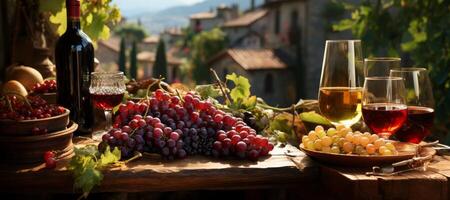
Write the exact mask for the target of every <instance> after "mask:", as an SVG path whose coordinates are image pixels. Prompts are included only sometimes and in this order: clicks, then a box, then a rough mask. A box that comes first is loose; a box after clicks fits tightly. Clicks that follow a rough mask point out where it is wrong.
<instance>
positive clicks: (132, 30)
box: [114, 23, 148, 42]
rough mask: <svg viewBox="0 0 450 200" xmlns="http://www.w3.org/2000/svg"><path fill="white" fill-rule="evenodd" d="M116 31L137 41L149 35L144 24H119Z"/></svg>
mask: <svg viewBox="0 0 450 200" xmlns="http://www.w3.org/2000/svg"><path fill="white" fill-rule="evenodd" d="M114 33H115V34H117V35H119V36H121V37H124V38H127V39H129V40H130V41H135V42H141V41H142V40H143V39H144V38H145V37H147V35H148V34H147V32H146V31H145V29H144V28H143V27H142V26H139V25H138V24H134V23H127V24H124V25H122V26H119V27H117V28H116V29H115V30H114Z"/></svg>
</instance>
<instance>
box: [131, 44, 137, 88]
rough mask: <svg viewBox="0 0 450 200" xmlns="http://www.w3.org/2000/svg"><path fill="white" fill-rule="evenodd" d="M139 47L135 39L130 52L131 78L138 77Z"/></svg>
mask: <svg viewBox="0 0 450 200" xmlns="http://www.w3.org/2000/svg"><path fill="white" fill-rule="evenodd" d="M137 70H138V69H137V47H136V41H133V43H132V46H131V52H130V78H133V79H135V80H136V79H137Z"/></svg>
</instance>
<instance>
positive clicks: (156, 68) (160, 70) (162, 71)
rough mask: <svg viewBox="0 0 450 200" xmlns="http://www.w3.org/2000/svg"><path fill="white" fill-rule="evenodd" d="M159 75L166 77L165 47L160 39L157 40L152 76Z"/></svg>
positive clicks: (156, 76)
mask: <svg viewBox="0 0 450 200" xmlns="http://www.w3.org/2000/svg"><path fill="white" fill-rule="evenodd" d="M159 76H162V77H165V78H167V59H166V47H165V45H164V41H163V40H162V39H161V40H159V43H158V49H157V50H156V59H155V64H154V65H153V77H155V78H158V77H159Z"/></svg>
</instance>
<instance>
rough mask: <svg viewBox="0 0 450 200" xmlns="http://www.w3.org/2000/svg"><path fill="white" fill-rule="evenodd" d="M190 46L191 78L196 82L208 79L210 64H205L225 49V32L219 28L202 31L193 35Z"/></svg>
mask: <svg viewBox="0 0 450 200" xmlns="http://www.w3.org/2000/svg"><path fill="white" fill-rule="evenodd" d="M191 46H192V47H191V49H192V54H191V55H192V60H191V62H192V65H193V66H194V69H193V78H194V79H195V81H196V82H197V83H204V82H208V81H210V74H209V68H210V66H207V62H208V60H209V59H210V58H212V57H213V56H214V55H216V54H217V53H219V52H220V51H222V50H224V49H225V47H226V37H225V33H224V32H222V31H221V30H220V29H219V28H214V29H212V30H211V31H203V32H201V33H199V34H197V35H195V36H194V38H193V41H192V44H191Z"/></svg>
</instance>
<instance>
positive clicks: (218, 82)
mask: <svg viewBox="0 0 450 200" xmlns="http://www.w3.org/2000/svg"><path fill="white" fill-rule="evenodd" d="M209 71H211V73H212V74H213V76H214V78H215V79H216V82H217V84H218V85H219V88H220V91H222V94H223V97H225V99H226V100H227V103H228V104H231V100H230V97H229V96H228V95H229V94H228V93H226V92H225V89H224V87H225V86H223V85H222V81H221V80H220V78H219V76H218V75H217V73H216V71H215V70H214V69H212V68H210V69H209Z"/></svg>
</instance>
